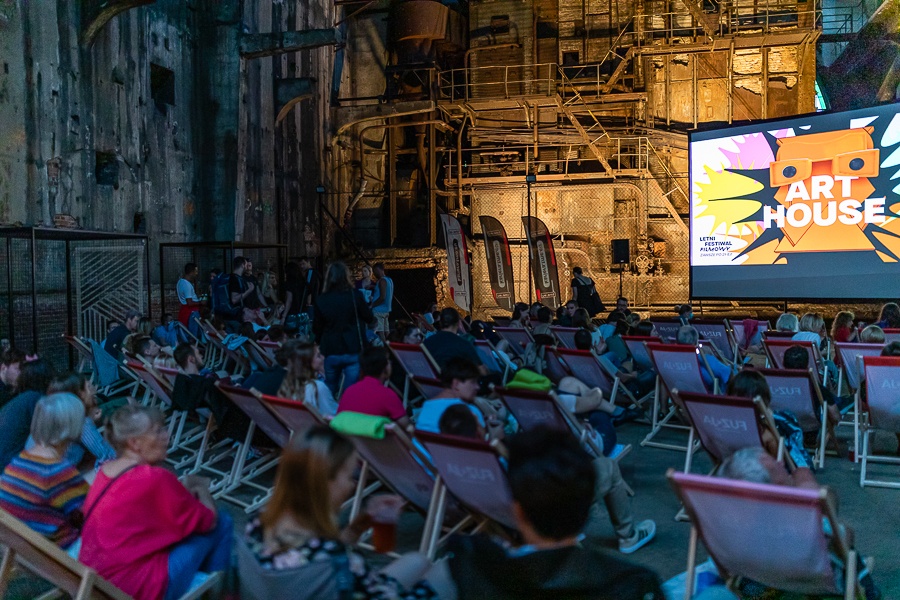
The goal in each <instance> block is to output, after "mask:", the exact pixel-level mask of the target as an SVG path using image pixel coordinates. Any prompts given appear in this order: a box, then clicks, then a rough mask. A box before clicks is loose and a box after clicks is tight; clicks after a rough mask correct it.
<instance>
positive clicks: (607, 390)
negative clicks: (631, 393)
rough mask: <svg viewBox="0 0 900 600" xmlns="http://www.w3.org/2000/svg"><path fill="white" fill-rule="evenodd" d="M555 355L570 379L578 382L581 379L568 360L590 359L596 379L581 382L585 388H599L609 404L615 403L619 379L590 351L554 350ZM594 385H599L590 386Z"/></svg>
mask: <svg viewBox="0 0 900 600" xmlns="http://www.w3.org/2000/svg"><path fill="white" fill-rule="evenodd" d="M556 354H557V356H559V358H560V359H561V360H562V362H563V364H564V365H565V366H566V368H567V369H568V370H569V373H571V375H572V377H575V378H577V379H579V380H581V378H579V377H578V375H576V374H575V373H576V370H575V369H573V368H572V365H571V364H569V358H573V359H579V360H582V359H583V360H585V361H587V360H588V359H590V361H591V362H590V364H592V365H595V366H594V369H595V370H596V373H597V378H596V379H594V380H592V381H582V383H584V384H585V385H587V386H590V387H599V388H600V389H601V390H603V395H604V396H605V397H606V399H607V400H609V401H610V402H615V401H616V399H617V398H618V395H619V389H620V388H621V387H622V386H621V382H620V381H619V378H618V377H616V376H615V375H613V374H611V373H610V372H609V370H608V369H607V368H606V367H605V366H604V365H603V364H602V363H601V362H600V360H599V359H598V357H597V355H596V354H594V353H593V351H591V350H569V349H567V348H556ZM594 383H599V384H600V385H596V386H595V385H592V384H594ZM633 400H634V398H633V397H632V398H629V401H633Z"/></svg>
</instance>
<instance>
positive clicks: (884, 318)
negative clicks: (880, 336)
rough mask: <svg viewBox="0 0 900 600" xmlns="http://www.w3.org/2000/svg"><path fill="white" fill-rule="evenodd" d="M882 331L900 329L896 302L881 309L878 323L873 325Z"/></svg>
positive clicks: (899, 317)
mask: <svg viewBox="0 0 900 600" xmlns="http://www.w3.org/2000/svg"><path fill="white" fill-rule="evenodd" d="M875 324H876V325H878V326H879V327H881V328H882V329H898V328H900V305H897V303H896V302H888V303H887V304H885V305H884V306H882V307H881V314H879V315H878V322H877V323H875Z"/></svg>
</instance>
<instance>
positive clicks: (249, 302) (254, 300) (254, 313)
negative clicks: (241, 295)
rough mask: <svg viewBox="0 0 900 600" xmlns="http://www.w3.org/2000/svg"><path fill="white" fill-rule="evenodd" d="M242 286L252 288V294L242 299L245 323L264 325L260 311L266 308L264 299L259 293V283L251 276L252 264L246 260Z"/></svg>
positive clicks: (254, 276)
mask: <svg viewBox="0 0 900 600" xmlns="http://www.w3.org/2000/svg"><path fill="white" fill-rule="evenodd" d="M242 277H243V279H244V284H245V285H246V286H247V287H248V288H249V287H251V286H252V287H253V292H252V293H251V294H250V295H249V296H247V297H246V298H245V299H244V311H246V312H245V318H244V320H245V321H252V322H254V323H257V324H258V325H265V322H266V320H265V318H264V317H263V316H262V309H264V308H268V305H267V304H266V300H265V298H263V295H262V292H261V291H260V286H259V281H258V280H257V278H256V275H254V274H253V262H252V261H251V260H250V259H249V258H248V259H247V263H246V264H245V265H244V274H243V275H242Z"/></svg>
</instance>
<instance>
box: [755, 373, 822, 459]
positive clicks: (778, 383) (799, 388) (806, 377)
mask: <svg viewBox="0 0 900 600" xmlns="http://www.w3.org/2000/svg"><path fill="white" fill-rule="evenodd" d="M757 370H758V371H759V372H760V373H761V374H762V376H763V377H765V378H766V383H768V384H769V393H770V394H771V396H772V401H771V402H770V403H769V409H770V410H772V411H773V412H774V411H779V410H788V411H790V412H791V413H793V414H794V416H796V417H797V420H798V421H799V423H800V428H801V429H802V430H803V431H804V433H813V432H816V433H818V438H817V439H818V443H817V444H816V454H815V456H814V460H815V462H817V463H818V464H819V468H820V469H822V468H824V467H825V440H826V437H827V434H828V406H827V405H826V404H825V401H824V400H823V399H822V390H821V389H820V388H819V381H818V378H817V376H816V375H815V374H814V373H813V370H812V369H807V370H803V369H757Z"/></svg>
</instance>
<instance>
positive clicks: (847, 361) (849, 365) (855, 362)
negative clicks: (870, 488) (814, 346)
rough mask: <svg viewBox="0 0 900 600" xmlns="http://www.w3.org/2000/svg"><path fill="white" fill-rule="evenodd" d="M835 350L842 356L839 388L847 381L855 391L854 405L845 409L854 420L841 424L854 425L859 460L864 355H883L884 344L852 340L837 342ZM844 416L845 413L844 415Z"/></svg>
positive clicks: (854, 455)
mask: <svg viewBox="0 0 900 600" xmlns="http://www.w3.org/2000/svg"><path fill="white" fill-rule="evenodd" d="M834 347H835V351H836V352H837V353H838V354H839V356H840V357H841V370H840V372H839V375H838V388H837V389H838V390H842V389H844V388H843V382H844V381H846V382H847V387H848V388H850V391H851V392H852V393H853V400H854V401H853V405H852V407H848V408H846V409H845V410H844V413H845V415H846V413H848V412H850V411H852V412H853V415H852V417H853V420H852V422H846V421H843V420H842V421H841V422H840V425H850V424H852V425H853V461H854V462H859V457H860V453H859V430H860V423H861V420H862V418H863V415H862V413H864V412H865V411H864V410H862V402H861V401H860V393H861V391H862V381H863V375H864V372H863V357H864V356H881V351H882V350H884V344H861V343H859V344H855V343H850V342H836V343H835V345H834ZM842 416H843V415H842Z"/></svg>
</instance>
